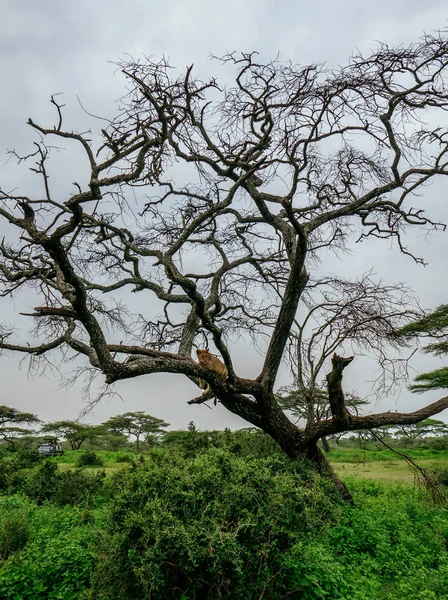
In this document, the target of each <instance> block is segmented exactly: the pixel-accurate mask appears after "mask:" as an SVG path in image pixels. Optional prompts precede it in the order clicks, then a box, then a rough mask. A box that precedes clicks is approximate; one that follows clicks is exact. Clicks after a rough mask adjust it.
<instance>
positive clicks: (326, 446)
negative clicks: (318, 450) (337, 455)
mask: <svg viewBox="0 0 448 600" xmlns="http://www.w3.org/2000/svg"><path fill="white" fill-rule="evenodd" d="M321 442H322V448H323V449H324V451H325V452H331V448H330V444H329V443H328V440H327V438H326V437H323V438H322V439H321Z"/></svg>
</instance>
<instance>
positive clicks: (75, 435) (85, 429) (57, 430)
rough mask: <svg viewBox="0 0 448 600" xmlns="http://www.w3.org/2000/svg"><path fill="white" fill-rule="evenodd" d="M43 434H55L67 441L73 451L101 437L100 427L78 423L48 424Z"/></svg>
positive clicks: (43, 428)
mask: <svg viewBox="0 0 448 600" xmlns="http://www.w3.org/2000/svg"><path fill="white" fill-rule="evenodd" d="M41 433H53V434H55V435H56V436H58V437H63V438H64V439H66V440H67V441H68V442H69V444H70V447H71V449H72V450H79V448H81V446H82V444H83V443H84V442H85V441H86V440H92V439H94V438H95V437H96V436H98V435H101V433H102V431H101V428H100V427H97V426H95V425H86V424H83V423H78V421H69V420H68V421H53V422H52V423H46V424H45V425H44V426H43V427H42V429H41Z"/></svg>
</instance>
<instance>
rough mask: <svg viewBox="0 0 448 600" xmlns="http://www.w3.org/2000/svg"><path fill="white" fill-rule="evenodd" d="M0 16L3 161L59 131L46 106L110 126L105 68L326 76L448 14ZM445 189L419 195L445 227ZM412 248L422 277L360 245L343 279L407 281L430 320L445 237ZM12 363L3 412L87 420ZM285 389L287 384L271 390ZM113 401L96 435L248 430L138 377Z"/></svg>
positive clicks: (387, 251)
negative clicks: (229, 67)
mask: <svg viewBox="0 0 448 600" xmlns="http://www.w3.org/2000/svg"><path fill="white" fill-rule="evenodd" d="M0 15H1V18H2V28H1V34H0V45H1V48H0V50H1V51H0V82H1V85H2V95H1V103H2V106H1V110H0V154H1V155H3V154H4V153H5V152H6V150H8V149H11V148H16V149H18V150H21V151H24V152H26V151H27V150H28V149H29V147H30V144H31V143H32V141H33V135H32V132H31V129H30V127H28V126H27V125H26V120H27V119H28V117H32V118H33V119H34V120H35V121H38V122H40V123H46V124H48V125H50V124H52V123H53V121H52V118H53V112H52V110H51V106H50V104H49V102H48V100H49V97H50V95H51V94H54V93H58V92H63V93H64V96H63V101H64V103H65V104H66V105H67V108H66V116H67V118H68V120H69V121H70V120H71V124H73V123H77V124H79V126H80V127H82V123H83V119H84V118H85V115H84V114H83V113H82V110H81V109H80V106H79V104H78V101H77V96H79V98H80V99H81V101H82V103H83V105H84V106H85V107H86V109H87V110H89V111H90V112H92V113H95V114H101V115H109V116H111V115H113V114H114V107H115V104H114V103H115V101H116V100H117V99H118V98H119V97H120V96H122V94H123V92H124V79H123V77H122V75H121V74H120V72H117V70H116V67H115V66H114V64H113V63H114V61H117V59H119V58H120V57H124V56H125V55H126V54H130V55H132V56H133V57H134V58H138V57H141V56H142V55H151V56H153V57H154V58H158V57H161V56H162V55H165V56H167V57H168V58H169V59H170V62H171V63H172V64H173V65H175V66H177V67H179V68H183V67H185V66H186V65H189V64H191V63H194V64H195V68H196V69H197V71H198V72H199V73H200V74H201V75H202V76H207V75H209V76H210V75H213V74H214V69H215V68H216V63H213V62H212V61H211V60H210V58H209V57H210V55H211V54H213V55H222V54H224V53H225V52H226V51H232V50H236V51H252V50H257V51H259V52H260V53H261V55H262V57H263V58H266V59H269V58H274V57H275V56H276V55H277V54H279V55H280V58H284V59H291V61H292V62H294V63H301V64H307V63H311V62H328V63H329V64H330V65H332V66H333V65H334V66H336V65H337V64H345V63H346V62H347V60H348V58H349V56H350V54H351V53H352V52H353V51H354V50H355V49H356V48H357V49H360V50H361V51H369V50H371V49H373V48H375V46H376V42H377V41H383V42H386V43H387V44H389V45H390V46H395V45H399V44H408V43H410V42H412V41H414V40H417V39H418V38H419V37H420V36H421V34H422V33H423V32H424V31H426V32H428V33H429V32H432V31H434V30H436V29H443V28H445V27H446V26H447V18H448V9H447V7H446V2H445V1H444V0H440V1H438V0H430V1H428V2H425V3H424V2H422V1H421V0H418V1H417V0H411V1H410V0H408V1H406V0H402V1H395V2H390V0H389V1H385V0H378V1H377V2H375V3H373V2H370V3H367V2H366V3H360V2H359V1H355V0H346V1H342V0H339V1H336V2H331V1H328V0H327V1H324V2H323V1H315V2H312V3H310V2H300V1H297V0H295V1H289V0H288V1H287V0H284V1H282V0H277V2H273V1H270V2H268V1H262V0H256V1H255V0H251V1H247V0H246V1H244V2H242V1H241V0H238V1H236V0H227V1H226V2H214V1H211V0H209V1H207V2H205V1H200V0H196V1H194V0H189V1H188V2H186V1H185V0H171V2H156V1H154V0H153V1H151V0H141V1H137V0H128V1H127V2H123V1H120V2H118V1H116V0H107V2H106V1H105V0H96V1H95V2H92V1H91V0H89V1H87V0H77V1H76V2H68V1H65V2H63V1H59V2H58V1H55V0H53V1H49V0H40V1H39V2H35V1H30V0H20V2H18V1H17V0H0ZM89 126H90V123H89ZM64 160H65V163H64ZM74 161H75V162H76V159H74ZM58 164H60V166H61V168H60V171H59V174H58V175H56V177H60V179H61V182H60V185H61V189H63V186H64V182H65V183H67V181H68V183H71V182H72V181H73V177H72V175H71V173H70V169H71V167H72V166H73V163H72V159H71V156H70V155H65V159H64V158H63V159H59V163H58ZM0 168H1V171H0V184H1V186H2V187H5V188H9V189H11V188H13V187H16V186H17V187H19V189H23V186H24V187H25V188H28V189H29V188H30V186H32V185H33V184H32V179H31V178H30V177H28V175H26V174H24V172H23V170H19V169H18V168H17V166H16V165H15V164H13V163H12V162H11V161H9V162H7V160H6V157H5V159H4V160H3V159H1V162H0ZM67 176H69V177H70V179H68V180H67ZM56 185H57V182H56ZM446 187H447V186H446V183H444V182H439V183H437V184H435V185H433V186H432V187H431V188H429V189H426V190H425V195H426V194H427V196H428V206H431V210H430V214H431V215H432V216H434V217H437V218H438V219H440V220H442V221H445V222H448V202H447V193H446ZM425 201H426V197H425ZM410 243H411V244H412V248H413V250H414V251H415V252H416V254H419V255H421V256H424V257H425V259H426V260H427V262H428V266H426V267H424V268H423V267H418V266H416V265H415V263H413V262H412V260H411V259H410V258H409V257H404V256H400V255H399V254H398V252H397V251H395V252H393V251H392V250H391V247H390V245H389V243H388V242H387V241H386V242H384V243H383V244H379V243H376V244H371V243H366V244H363V245H360V247H359V251H358V252H357V253H356V254H354V255H353V256H351V257H349V258H348V259H347V264H346V265H344V269H346V270H347V271H349V272H350V273H352V274H354V275H360V274H362V273H363V272H365V271H368V270H369V269H370V268H373V269H374V271H375V272H376V273H377V274H378V275H379V276H382V277H384V278H385V279H386V280H387V281H390V282H394V281H395V282H397V281H404V282H405V283H407V284H408V285H410V286H411V287H413V289H414V290H415V291H416V293H417V295H418V296H419V297H420V299H421V303H422V305H423V306H424V307H427V308H429V307H435V306H437V305H438V304H440V303H442V302H448V278H447V277H446V272H447V269H446V262H447V258H448V253H447V234H443V233H439V234H438V235H437V236H432V237H431V238H427V237H424V236H423V235H421V234H418V233H415V234H413V235H412V237H411V239H410ZM357 250H358V249H357ZM335 268H336V267H335ZM22 302H24V303H23V304H22V303H21V304H20V306H19V305H18V306H17V307H18V308H20V309H22V307H26V308H30V306H29V305H27V304H26V300H25V301H22ZM238 355H239V356H240V357H241V361H243V358H244V357H251V358H248V359H247V358H244V364H242V365H241V366H239V367H238V369H237V370H238V373H239V374H241V375H242V376H247V377H250V376H255V375H256V374H257V373H258V369H259V367H260V364H261V363H260V358H259V357H257V355H256V354H255V353H254V352H252V351H251V348H250V346H249V344H247V345H246V347H243V346H241V347H240V348H239V349H238ZM19 358H20V357H16V356H11V355H8V356H6V355H5V356H2V357H0V377H1V378H2V389H1V393H0V404H6V405H8V406H14V407H16V408H19V409H21V410H29V411H32V412H35V413H37V414H38V416H39V417H40V418H42V419H44V420H46V421H49V420H56V419H62V418H77V417H78V415H79V413H80V411H81V410H82V409H83V408H84V406H85V404H84V402H83V400H82V398H81V386H80V385H76V384H75V386H73V387H72V388H71V389H70V390H62V391H61V390H59V389H58V384H59V382H58V380H57V377H55V376H49V377H48V378H46V379H44V378H34V379H32V380H31V379H29V378H28V377H27V366H26V363H24V364H23V365H22V367H21V368H20V365H19ZM440 364H441V363H440V362H438V361H437V360H436V359H434V358H431V357H423V356H421V355H419V356H418V357H416V359H415V360H414V363H413V365H414V367H415V368H416V369H418V370H420V371H421V370H427V369H432V368H436V367H438V366H440ZM360 365H361V366H362V369H360V367H359V366H360ZM370 368H371V365H370V363H368V362H365V361H364V362H363V361H362V360H360V361H358V366H357V367H356V368H355V367H353V366H351V367H350V369H347V376H346V379H345V385H346V386H347V387H348V388H349V389H354V390H356V391H358V392H359V393H361V394H365V393H367V391H368V389H369V386H368V385H367V384H366V383H365V380H370V379H372V378H373V374H372V373H369V372H367V371H368V370H369V369H370ZM349 371H350V372H349ZM286 382H287V373H286V371H285V372H283V373H282V374H281V377H280V381H279V383H280V384H281V383H286ZM117 389H118V391H119V392H120V393H121V395H122V398H123V399H122V400H120V399H119V398H114V399H111V400H104V401H102V402H101V403H100V404H99V405H97V407H96V408H95V409H94V410H93V412H92V413H90V414H89V416H88V417H87V420H88V421H90V422H101V421H104V420H106V419H107V418H109V417H110V416H112V415H115V414H118V413H122V412H125V411H128V410H132V411H133V410H144V411H146V412H149V413H151V414H153V415H155V416H157V417H160V418H163V419H165V420H166V421H168V422H169V423H171V425H172V427H175V428H184V427H186V426H187V423H188V422H189V421H191V420H193V421H194V422H195V423H196V424H197V425H198V426H199V427H200V428H218V429H221V428H223V427H226V426H230V427H237V426H245V423H244V422H243V421H241V420H240V419H239V418H237V417H235V416H233V415H231V414H230V413H229V412H227V411H225V410H224V409H223V408H221V407H219V406H218V407H216V408H214V409H213V410H209V409H208V408H207V407H205V406H194V407H190V406H188V405H187V404H186V401H187V400H188V399H189V398H191V397H192V396H194V395H195V393H196V391H197V388H195V386H194V385H193V384H192V383H190V382H188V381H187V380H186V378H185V377H183V376H175V375H157V376H145V377H143V378H139V379H135V380H131V381H126V382H121V383H119V384H118V385H117ZM440 396H441V394H440V393H437V392H435V393H434V394H425V395H423V396H416V395H411V394H409V392H407V391H406V390H403V392H402V394H401V395H400V397H399V398H398V399H397V398H393V399H392V398H391V399H389V400H388V401H387V400H385V401H383V403H382V405H381V408H382V409H385V410H388V409H390V410H395V409H399V410H414V409H415V408H418V407H419V406H421V405H423V404H426V403H428V402H430V401H433V400H435V399H437V398H438V397H440ZM374 408H375V410H377V409H378V407H374ZM444 416H445V415H444ZM446 418H447V417H445V419H446Z"/></svg>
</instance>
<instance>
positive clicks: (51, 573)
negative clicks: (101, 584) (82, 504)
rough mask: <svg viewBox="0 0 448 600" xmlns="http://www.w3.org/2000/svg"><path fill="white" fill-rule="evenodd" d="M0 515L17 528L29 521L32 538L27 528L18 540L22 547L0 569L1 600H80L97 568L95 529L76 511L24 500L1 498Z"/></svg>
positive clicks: (13, 550) (17, 548) (14, 549)
mask: <svg viewBox="0 0 448 600" xmlns="http://www.w3.org/2000/svg"><path fill="white" fill-rule="evenodd" d="M0 514H5V515H7V519H9V520H10V522H13V521H14V520H15V523H16V525H17V524H18V523H19V522H20V520H21V519H23V523H25V520H27V522H28V530H27V534H26V539H25V537H24V536H23V533H24V531H25V529H22V534H21V537H20V540H18V539H17V538H16V543H17V542H19V543H20V548H19V547H17V546H16V547H15V548H11V549H10V550H11V551H10V552H9V557H8V558H7V560H6V561H5V562H4V563H3V564H2V566H1V568H0V598H2V599H3V598H4V599H5V600H24V599H30V600H49V599H54V600H56V599H63V600H76V599H78V598H79V594H80V591H81V590H82V589H84V588H85V587H86V586H87V584H88V581H89V577H90V572H91V569H92V563H93V558H94V557H93V552H92V550H90V549H89V545H90V544H89V542H90V541H91V539H92V526H91V525H86V524H85V521H83V519H82V518H81V515H78V514H77V512H76V511H74V510H73V509H72V508H70V507H68V508H57V507H54V506H41V507H37V506H36V505H34V504H33V503H32V502H31V501H30V500H28V499H26V498H24V497H19V496H12V497H7V498H2V497H0ZM19 516H20V517H19ZM18 518H19V520H18ZM16 532H18V529H16ZM19 549H20V550H21V551H20V552H17V550H19Z"/></svg>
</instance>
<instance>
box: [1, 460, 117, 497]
mask: <svg viewBox="0 0 448 600" xmlns="http://www.w3.org/2000/svg"><path fill="white" fill-rule="evenodd" d="M3 466H4V468H3V470H0V490H3V492H8V493H10V494H11V493H15V492H21V493H23V494H25V495H26V496H28V498H31V499H32V500H34V501H35V502H36V503H38V504H42V503H44V502H51V503H53V504H56V505H58V506H65V505H66V504H70V505H78V504H86V503H87V504H90V503H91V502H92V501H93V499H94V498H95V497H97V496H101V495H102V494H103V493H104V494H105V497H107V495H108V492H107V490H106V485H105V474H104V472H99V473H86V472H84V471H82V470H79V469H77V470H72V471H58V468H57V464H56V463H55V462H50V461H48V460H46V461H44V462H43V463H42V464H41V465H40V466H39V467H37V468H34V469H33V470H22V471H20V470H17V469H16V468H15V465H14V463H13V462H11V463H10V464H8V463H7V462H4V463H3ZM5 467H6V468H5Z"/></svg>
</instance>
